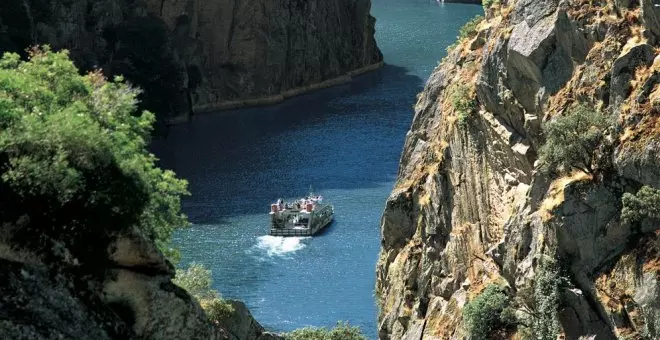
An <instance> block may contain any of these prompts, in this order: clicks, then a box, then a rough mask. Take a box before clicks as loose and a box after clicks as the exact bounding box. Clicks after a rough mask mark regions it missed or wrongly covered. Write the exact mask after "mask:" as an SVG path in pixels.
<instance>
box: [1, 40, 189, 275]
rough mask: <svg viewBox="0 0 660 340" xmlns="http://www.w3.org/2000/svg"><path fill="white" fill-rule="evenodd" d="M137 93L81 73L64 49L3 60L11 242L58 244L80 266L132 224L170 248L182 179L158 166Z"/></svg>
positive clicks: (4, 191)
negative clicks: (12, 231)
mask: <svg viewBox="0 0 660 340" xmlns="http://www.w3.org/2000/svg"><path fill="white" fill-rule="evenodd" d="M138 93H139V91H138V90H137V89H134V88H131V87H129V86H128V85H126V84H124V83H123V80H122V79H121V78H117V79H115V80H114V81H108V80H106V79H105V78H104V77H103V75H101V74H100V73H99V72H94V73H89V74H87V75H83V76H81V75H80V74H79V73H78V70H77V69H76V67H75V66H74V65H73V63H72V62H71V60H70V59H69V56H68V52H66V51H62V52H58V53H55V52H52V51H51V50H50V49H49V48H48V47H43V48H34V49H33V50H31V51H30V53H29V60H28V61H21V60H20V57H19V56H18V55H17V54H12V53H7V54H5V55H4V56H3V57H2V58H1V59H0V178H1V180H0V202H2V204H0V222H3V223H6V225H5V228H8V227H6V226H12V225H13V226H16V225H20V228H17V230H16V231H15V234H13V238H14V242H17V243H20V244H22V245H23V246H29V247H31V248H33V250H35V251H42V252H46V251H48V249H49V248H48V244H50V241H48V239H49V238H51V239H52V238H54V239H57V240H59V241H62V242H64V245H65V246H67V248H68V249H69V250H70V251H71V253H72V255H73V256H75V257H76V258H78V259H79V260H81V261H82V262H85V263H86V262H89V263H92V262H94V259H95V258H96V260H98V259H99V258H101V259H102V258H105V256H106V254H105V251H104V249H105V247H106V245H107V242H108V240H109V239H110V238H109V235H111V234H112V233H113V232H117V231H121V230H123V229H127V228H131V227H133V226H137V227H138V228H139V229H140V230H141V231H142V232H143V233H144V234H145V235H147V236H148V237H150V238H151V239H152V240H154V241H156V243H157V245H158V246H159V247H160V249H161V250H163V251H164V252H166V253H167V254H170V255H171V254H172V252H171V251H170V249H169V248H168V245H169V239H170V236H171V234H172V232H173V231H174V228H176V227H181V226H185V225H186V224H187V220H186V217H185V216H184V215H183V214H181V211H180V199H181V196H182V195H184V194H187V192H186V182H185V181H183V180H180V179H178V178H176V176H175V174H174V173H173V172H171V171H164V170H162V169H160V168H158V167H157V166H156V165H155V162H156V158H155V157H154V156H153V155H152V154H151V153H149V152H148V150H147V142H148V138H149V134H150V131H151V126H152V124H153V122H154V115H153V114H152V113H150V112H147V111H144V112H137V110H136V105H137V99H136V98H137V95H138Z"/></svg>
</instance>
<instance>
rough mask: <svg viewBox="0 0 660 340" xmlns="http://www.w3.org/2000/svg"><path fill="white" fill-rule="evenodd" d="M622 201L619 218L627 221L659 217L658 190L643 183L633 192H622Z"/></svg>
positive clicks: (633, 221) (659, 193)
mask: <svg viewBox="0 0 660 340" xmlns="http://www.w3.org/2000/svg"><path fill="white" fill-rule="evenodd" d="M622 202H623V208H622V209H621V219H623V220H624V221H626V222H628V223H639V222H641V221H643V220H644V219H646V218H651V219H656V220H657V219H660V190H657V189H653V188H651V187H649V186H646V185H645V186H643V187H642V188H641V189H639V191H637V193H635V194H631V193H625V194H623V198H622Z"/></svg>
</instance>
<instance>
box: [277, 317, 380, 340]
mask: <svg viewBox="0 0 660 340" xmlns="http://www.w3.org/2000/svg"><path fill="white" fill-rule="evenodd" d="M283 337H284V339H286V340H366V339H367V337H366V336H364V334H362V331H361V330H360V328H359V327H357V326H351V325H349V324H348V323H345V322H341V321H340V322H338V323H337V325H336V326H335V327H334V328H332V329H327V328H324V327H321V328H315V327H305V328H300V329H296V330H294V331H292V332H289V333H285V334H283Z"/></svg>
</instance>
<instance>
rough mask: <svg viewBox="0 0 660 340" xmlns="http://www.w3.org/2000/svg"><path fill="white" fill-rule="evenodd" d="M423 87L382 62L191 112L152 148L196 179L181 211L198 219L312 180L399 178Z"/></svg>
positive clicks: (341, 185) (326, 185)
mask: <svg viewBox="0 0 660 340" xmlns="http://www.w3.org/2000/svg"><path fill="white" fill-rule="evenodd" d="M422 87H423V80H422V79H421V78H419V77H417V76H415V75H411V74H409V72H408V70H407V69H405V68H403V67H399V66H395V65H385V66H384V67H383V68H381V69H380V70H378V71H375V72H371V73H368V74H365V75H362V76H359V77H356V78H355V79H354V81H353V82H351V83H349V84H346V85H342V86H337V87H333V88H329V89H324V90H319V91H315V92H313V93H309V94H305V95H301V96H298V97H295V98H291V99H289V100H287V101H285V102H283V103H280V104H277V105H274V106H270V107H256V108H250V109H243V110H232V111H224V112H219V113H216V114H204V115H198V116H195V117H194V118H193V120H192V121H191V122H189V123H185V124H182V125H177V126H173V127H172V128H171V129H170V130H169V132H168V134H167V136H166V138H164V139H161V140H157V141H154V142H153V144H152V150H153V152H154V153H155V154H156V155H157V156H158V157H159V158H160V159H161V161H160V164H161V166H163V167H165V168H169V169H172V170H174V171H175V172H176V173H177V174H178V175H179V176H180V177H183V178H186V179H187V180H188V181H189V182H190V191H191V193H192V196H191V197H188V198H186V199H185V201H184V210H185V211H186V213H188V214H189V216H190V219H191V221H193V222H194V223H218V222H220V221H221V219H222V217H229V216H235V215H245V214H260V213H263V212H265V211H267V208H268V204H269V202H270V201H271V200H274V199H276V198H277V197H295V196H300V195H304V194H305V193H306V192H307V191H308V189H309V186H310V185H313V186H314V189H315V190H317V191H320V192H323V191H325V190H330V189H344V190H352V189H358V188H374V187H376V186H379V185H383V183H391V182H392V181H393V180H394V179H395V176H396V171H397V167H398V161H399V156H400V153H401V149H402V147H403V141H404V138H405V134H406V131H407V130H408V128H409V126H410V123H411V120H412V115H413V110H412V105H413V104H414V101H415V96H416V94H417V93H418V92H420V91H421V90H422ZM390 185H391V184H390ZM387 191H389V188H388V189H387Z"/></svg>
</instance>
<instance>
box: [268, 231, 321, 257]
mask: <svg viewBox="0 0 660 340" xmlns="http://www.w3.org/2000/svg"><path fill="white" fill-rule="evenodd" d="M307 238H309V237H282V236H270V235H266V236H259V237H257V248H259V249H261V250H264V251H265V252H266V254H267V255H268V256H269V257H273V256H286V255H288V254H291V253H294V252H296V251H298V250H300V249H303V248H305V244H304V243H302V240H304V239H307Z"/></svg>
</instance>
